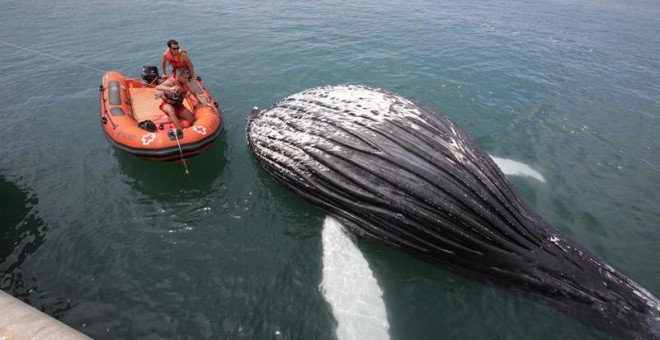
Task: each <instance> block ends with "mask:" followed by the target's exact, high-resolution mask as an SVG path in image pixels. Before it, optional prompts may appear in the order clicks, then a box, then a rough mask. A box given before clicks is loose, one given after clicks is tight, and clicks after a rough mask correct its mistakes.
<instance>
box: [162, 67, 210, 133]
mask: <svg viewBox="0 0 660 340" xmlns="http://www.w3.org/2000/svg"><path fill="white" fill-rule="evenodd" d="M188 77H190V73H189V72H188V69H185V68H184V69H176V73H175V75H174V76H173V77H170V78H168V79H167V80H165V81H164V82H162V83H160V84H159V85H158V86H156V89H157V90H159V91H162V92H161V94H160V96H161V98H162V99H163V102H162V103H161V104H160V109H161V110H162V111H163V112H165V113H166V114H167V117H169V120H170V121H171V122H172V123H174V125H175V126H176V127H177V128H178V129H181V128H182V126H181V122H180V121H179V117H180V118H184V119H186V120H187V121H188V122H190V123H191V124H192V123H193V122H194V121H195V116H194V115H193V113H192V112H190V110H188V109H187V108H186V107H185V106H183V100H184V99H185V98H186V95H188V94H189V93H190V94H192V95H193V96H194V97H195V98H196V99H197V102H198V103H203V101H201V100H200V98H199V97H198V96H197V93H196V92H195V91H194V90H192V89H191V88H190V86H189V85H188ZM163 119H164V120H166V119H167V118H166V117H163ZM163 119H161V120H159V121H158V122H156V123H164V122H163V121H162V120H163Z"/></svg>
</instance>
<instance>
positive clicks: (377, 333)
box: [320, 216, 389, 340]
mask: <svg viewBox="0 0 660 340" xmlns="http://www.w3.org/2000/svg"><path fill="white" fill-rule="evenodd" d="M322 242H323V281H322V282H321V284H320V289H321V292H322V294H323V296H324V298H325V300H326V301H327V302H328V304H330V306H331V308H332V313H333V315H334V317H335V320H337V332H336V334H337V338H338V339H340V340H348V339H379V340H380V339H389V323H388V321H387V312H386V310H385V303H384V302H383V297H382V296H383V292H382V290H381V288H380V286H378V282H377V281H376V278H375V277H374V275H373V273H372V271H371V269H370V268H369V263H368V262H367V260H366V259H365V258H364V256H363V255H362V252H361V251H360V249H359V248H358V247H357V245H356V244H355V243H354V242H353V240H352V239H351V238H350V237H349V236H348V235H347V234H346V231H345V230H344V227H343V226H342V224H341V223H340V222H339V221H337V220H336V219H334V218H332V217H330V216H327V217H326V218H325V220H324V221H323V233H322Z"/></svg>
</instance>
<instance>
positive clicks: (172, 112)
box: [163, 104, 186, 129]
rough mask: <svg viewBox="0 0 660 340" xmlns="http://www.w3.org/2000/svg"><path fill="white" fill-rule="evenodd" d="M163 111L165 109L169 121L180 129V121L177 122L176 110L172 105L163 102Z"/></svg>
mask: <svg viewBox="0 0 660 340" xmlns="http://www.w3.org/2000/svg"><path fill="white" fill-rule="evenodd" d="M163 111H165V113H167V116H168V117H170V121H172V123H174V126H176V128H177V129H181V123H180V122H179V119H178V118H177V117H176V110H174V107H173V106H172V105H170V104H165V105H163ZM184 111H186V110H185V109H184ZM182 116H183V115H182ZM184 117H185V116H184Z"/></svg>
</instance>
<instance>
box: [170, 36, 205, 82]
mask: <svg viewBox="0 0 660 340" xmlns="http://www.w3.org/2000/svg"><path fill="white" fill-rule="evenodd" d="M168 62H169V64H170V65H172V75H171V76H172V77H174V72H175V71H176V69H179V68H182V69H184V68H187V69H188V71H189V72H190V79H197V74H195V68H194V67H193V64H192V61H190V57H188V52H186V51H185V50H182V49H180V47H179V43H178V42H177V41H176V40H174V39H172V40H169V41H168V42H167V49H166V50H165V52H164V53H163V59H162V60H161V68H162V69H163V76H164V77H165V76H166V75H167V63H168Z"/></svg>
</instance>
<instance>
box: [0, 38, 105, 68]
mask: <svg viewBox="0 0 660 340" xmlns="http://www.w3.org/2000/svg"><path fill="white" fill-rule="evenodd" d="M0 43H3V44H5V45H8V46H12V47H15V48H18V49H21V50H24V51H28V52H32V53H37V54H41V55H42V56H46V57H49V58H53V59H57V60H59V61H63V62H66V63H69V64H74V65H78V66H80V67H84V68H87V69H90V70H94V71H99V72H101V73H106V72H107V71H104V70H102V69H100V68H96V67H93V66H89V65H85V64H83V63H79V62H77V61H73V60H68V59H64V58H61V57H58V56H56V55H52V54H50V53H45V52H41V51H38V50H35V49H33V48H29V47H25V46H21V45H16V44H12V43H10V42H7V41H4V40H0Z"/></svg>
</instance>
